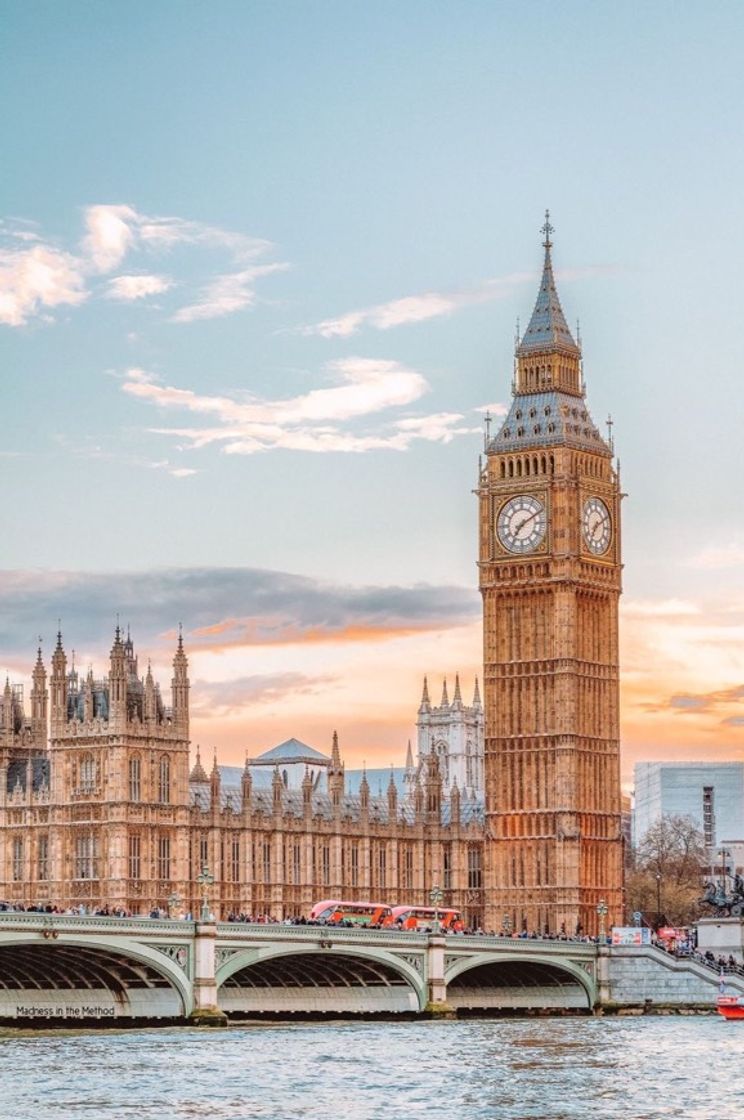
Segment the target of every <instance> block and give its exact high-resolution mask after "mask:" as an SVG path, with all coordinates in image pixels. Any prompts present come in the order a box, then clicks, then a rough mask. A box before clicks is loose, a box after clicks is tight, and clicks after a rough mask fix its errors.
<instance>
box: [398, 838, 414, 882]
mask: <svg viewBox="0 0 744 1120" xmlns="http://www.w3.org/2000/svg"><path fill="white" fill-rule="evenodd" d="M401 886H402V888H403V890H405V891H411V890H413V847H412V845H411V844H406V846H405V848H404V850H403V882H402V883H401Z"/></svg>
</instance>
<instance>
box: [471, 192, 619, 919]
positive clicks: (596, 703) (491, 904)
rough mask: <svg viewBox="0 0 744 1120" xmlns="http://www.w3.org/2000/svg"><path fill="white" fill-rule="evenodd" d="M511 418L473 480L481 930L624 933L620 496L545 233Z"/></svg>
mask: <svg viewBox="0 0 744 1120" xmlns="http://www.w3.org/2000/svg"><path fill="white" fill-rule="evenodd" d="M542 232H543V234H544V241H543V245H544V248H545V264H544V268H543V274H542V280H541V282H540V290H539V292H538V296H537V302H536V304H535V309H534V311H533V313H532V318H531V319H530V322H529V326H528V327H527V330H526V331H525V333H524V336H523V337H522V339H521V341H518V344H517V350H516V363H515V364H516V369H515V380H514V385H513V400H512V404H511V408H510V410H509V414H508V416H507V417H506V419H505V420H504V422H503V424H502V426H501V428H500V429H499V431H498V432H497V433H496V435H495V436H494V437H493V438H492V439H489V440H488V442H487V447H486V452H487V454H486V464H485V467H484V469H483V470H482V473H481V477H480V485H479V490H478V495H479V502H480V513H479V520H480V555H479V571H480V588H481V593H482V596H483V642H484V685H485V695H484V708H485V779H486V814H487V840H486V859H485V870H486V886H487V891H486V897H487V913H486V925H487V927H489V928H491V929H501V928H503V927H511V928H512V929H513V930H514V931H515V932H519V931H520V930H529V931H532V930H536V931H538V932H546V931H547V932H551V933H558V934H560V933H561V932H565V933H567V934H569V935H573V934H574V933H576V932H577V931H578V932H583V933H595V932H596V931H597V926H598V916H597V907H598V905H599V904H600V902H601V901H604V902H606V904H607V908H608V911H609V913H608V918H609V921H610V922H613V921H614V922H620V921H621V920H622V903H623V897H622V887H623V860H622V839H621V830H620V766H619V725H618V600H619V596H620V590H621V555H620V499H621V494H620V485H619V478H618V474H617V472H616V470H615V467H614V465H613V451H612V448H611V447H610V446H609V445H608V443H607V442H606V441H605V440H604V439H603V438H602V436H601V435H600V433H599V432H598V431H597V428H596V427H595V424H594V421H593V420H592V418H591V416H590V415H589V412H588V409H587V404H586V400H585V395H584V383H583V374H582V365H581V349H580V346H579V345H578V343H577V342H576V341H575V340H574V338H573V336H572V335H571V332H570V330H569V328H568V325H567V323H566V320H565V318H564V315H563V311H562V309H561V305H560V301H559V299H558V293H557V291H556V287H555V279H554V277H553V266H552V260H551V249H552V242H551V240H550V235H551V233H552V232H553V229H552V227H551V225H550V221H549V216H548V215H547V214H546V221H545V225H544V227H543V231H542Z"/></svg>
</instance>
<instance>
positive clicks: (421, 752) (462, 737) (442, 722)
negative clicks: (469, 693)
mask: <svg viewBox="0 0 744 1120" xmlns="http://www.w3.org/2000/svg"><path fill="white" fill-rule="evenodd" d="M416 733H417V747H418V760H419V766H422V765H423V763H424V760H425V759H426V758H427V756H428V755H430V754H435V755H436V756H437V759H438V761H439V771H440V774H441V778H442V782H443V784H444V789H445V793H446V794H447V796H449V793H450V790H451V789H452V788H453V787H456V788H457V789H459V790H460V791H461V792H462V793H465V794H467V795H468V796H470V797H475V796H476V795H482V793H483V705H482V704H481V698H480V689H479V687H478V681H477V679H476V682H475V689H474V692H473V702H472V704H465V703H463V699H462V690H461V688H460V677H459V675H456V676H455V689H454V692H453V694H452V700H451V701H450V699H449V693H448V690H447V681H446V680H445V681H444V683H443V685H442V699H441V700H440V702H439V704H438V705H437V704H432V703H431V700H430V698H429V684H428V681H427V679H426V678H424V688H423V692H422V694H421V703H420V705H419V710H418V716H417V719H416Z"/></svg>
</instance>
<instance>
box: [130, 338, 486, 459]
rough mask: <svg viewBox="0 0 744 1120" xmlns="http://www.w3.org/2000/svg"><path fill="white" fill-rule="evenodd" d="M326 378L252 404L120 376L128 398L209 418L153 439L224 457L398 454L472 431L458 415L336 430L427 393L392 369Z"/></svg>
mask: <svg viewBox="0 0 744 1120" xmlns="http://www.w3.org/2000/svg"><path fill="white" fill-rule="evenodd" d="M326 371H327V374H328V375H329V376H330V377H333V378H334V379H335V380H336V381H337V382H340V384H336V385H332V386H329V387H326V388H321V389H312V390H311V391H310V392H308V393H303V394H302V395H300V396H296V397H290V398H286V399H284V400H268V399H261V398H258V397H250V398H248V399H241V398H239V397H237V396H219V397H218V396H205V395H202V394H198V393H195V392H194V391H193V390H191V389H180V388H177V387H175V386H172V385H163V384H161V383H160V382H159V381H158V379H157V378H156V377H155V376H154V375H153V374H150V373H148V372H147V371H146V370H142V369H132V370H129V371H128V372H127V375H126V378H125V380H124V382H123V385H122V388H123V390H124V392H126V393H128V394H129V395H130V396H134V397H137V398H139V399H140V400H144V401H147V402H149V403H151V404H154V405H157V406H158V407H160V408H165V409H180V410H181V411H185V412H189V413H195V414H197V415H201V416H203V417H205V418H209V420H210V423H209V425H208V426H206V427H191V428H182V427H179V428H155V429H153V430H154V431H155V432H157V433H159V434H161V435H168V436H171V437H173V438H176V439H178V440H181V441H182V440H184V439H185V440H188V441H189V446H190V447H192V448H203V447H207V446H209V445H211V444H219V445H221V446H222V448H223V450H224V451H225V452H226V453H227V454H231V455H252V454H255V453H256V452H259V451H268V450H273V449H279V448H282V449H285V450H293V451H312V452H330V451H336V452H364V451H372V450H378V449H391V450H398V451H405V450H406V449H407V448H408V447H409V446H410V445H411V443H412V442H413V441H414V440H428V441H435V442H444V443H447V442H449V441H450V440H451V439H453V438H454V437H455V436H457V435H463V434H466V433H469V432H472V431H476V430H477V429H473V428H472V427H469V426H467V425H466V424H464V423H463V420H464V418H463V416H462V414H460V413H437V414H434V415H428V416H427V415H422V416H405V417H402V418H399V419H397V420H393V421H389V422H388V423H387V425H385V426H384V427H383V428H381V429H378V430H377V431H373V432H370V431H365V432H359V431H357V430H351V429H349V428H342V427H340V425H341V424H342V423H348V422H349V421H358V420H360V419H364V418H367V417H370V416H372V415H376V414H377V413H380V412H383V411H385V410H389V409H393V408H402V407H404V406H406V405H410V404H412V403H413V402H414V401H416V400H418V399H419V398H420V397H421V396H422V395H423V394H424V393H425V392H426V391H427V389H428V385H427V382H426V380H425V378H424V377H423V376H422V375H421V374H420V373H418V372H416V371H415V370H411V369H408V368H407V367H406V366H403V365H401V364H400V363H399V362H394V361H385V360H381V359H371V358H359V357H354V358H345V359H341V360H338V361H334V362H330V363H328V365H327V366H326Z"/></svg>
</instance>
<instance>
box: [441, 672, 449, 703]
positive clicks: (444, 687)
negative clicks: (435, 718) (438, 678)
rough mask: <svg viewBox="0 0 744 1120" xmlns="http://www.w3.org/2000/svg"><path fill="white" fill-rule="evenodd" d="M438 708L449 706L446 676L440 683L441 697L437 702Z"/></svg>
mask: <svg viewBox="0 0 744 1120" xmlns="http://www.w3.org/2000/svg"><path fill="white" fill-rule="evenodd" d="M439 706H440V708H449V696H448V695H447V678H446V677H445V678H444V681H443V683H442V699H441V701H440V704H439Z"/></svg>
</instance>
